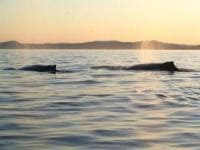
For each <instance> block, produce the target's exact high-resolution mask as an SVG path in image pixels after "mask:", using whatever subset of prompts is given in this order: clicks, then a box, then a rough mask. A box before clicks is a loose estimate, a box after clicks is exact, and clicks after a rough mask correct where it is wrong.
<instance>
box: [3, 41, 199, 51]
mask: <svg viewBox="0 0 200 150" xmlns="http://www.w3.org/2000/svg"><path fill="white" fill-rule="evenodd" d="M0 49H191V50H200V45H186V44H175V43H165V42H160V41H138V42H120V41H93V42H85V43H42V44H32V43H19V42H17V41H6V42H0Z"/></svg>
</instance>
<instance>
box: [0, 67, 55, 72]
mask: <svg viewBox="0 0 200 150" xmlns="http://www.w3.org/2000/svg"><path fill="white" fill-rule="evenodd" d="M4 70H23V71H37V72H49V73H56V72H57V70H56V65H32V66H26V67H22V68H19V69H15V68H6V69H4Z"/></svg>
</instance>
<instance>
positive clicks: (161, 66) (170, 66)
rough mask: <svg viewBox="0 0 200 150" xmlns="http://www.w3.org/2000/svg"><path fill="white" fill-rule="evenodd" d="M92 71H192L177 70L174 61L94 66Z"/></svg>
mask: <svg viewBox="0 0 200 150" xmlns="http://www.w3.org/2000/svg"><path fill="white" fill-rule="evenodd" d="M91 68H92V69H108V70H141V71H170V72H174V71H185V72H187V71H192V70H189V69H181V68H177V67H176V66H175V64H174V62H173V61H169V62H164V63H148V64H138V65H133V66H94V67H91Z"/></svg>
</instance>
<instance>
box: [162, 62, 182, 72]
mask: <svg viewBox="0 0 200 150" xmlns="http://www.w3.org/2000/svg"><path fill="white" fill-rule="evenodd" d="M160 70H166V71H178V68H177V67H176V66H175V64H174V62H173V61H169V62H165V63H163V64H162V65H161V67H160Z"/></svg>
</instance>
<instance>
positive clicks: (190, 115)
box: [0, 50, 200, 150]
mask: <svg viewBox="0 0 200 150" xmlns="http://www.w3.org/2000/svg"><path fill="white" fill-rule="evenodd" d="M199 54H200V53H199V52H198V51H189V52H186V51H127V50H121V51H97V50H94V51H90V50H88V51H86V50H84V51H83V50H81V51H79V50H75V51H73V50H42V51H41V50H32V51H28V50H1V51H0V62H1V63H0V83H1V84H0V149H2V150H7V149H8V150H11V149H20V150H23V149H24V150H29V149H30V150H33V149H34V150H35V149H48V150H49V149H52V150H54V149H56V150H57V149H58V150H63V149H81V150H82V149H102V150H105V149H119V150H122V149H127V150H128V149H150V150H160V149H162V150H163V149H177V150H178V149H180V150H183V149H200V144H199V139H200V101H199V100H200V80H199V79H200V73H199V72H185V73H184V72H178V73H174V74H170V73H168V72H141V71H140V72H135V71H109V70H92V69H90V67H91V66H97V65H132V64H136V63H141V62H152V61H155V62H164V61H169V60H170V61H171V60H174V61H175V62H176V65H177V66H179V67H183V68H190V69H196V70H200V55H199ZM30 64H57V66H58V68H59V69H70V70H75V71H76V72H74V73H70V74H67V73H60V74H56V75H54V74H48V73H37V72H23V71H5V70H3V68H6V67H16V68H17V67H21V66H25V65H30Z"/></svg>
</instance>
